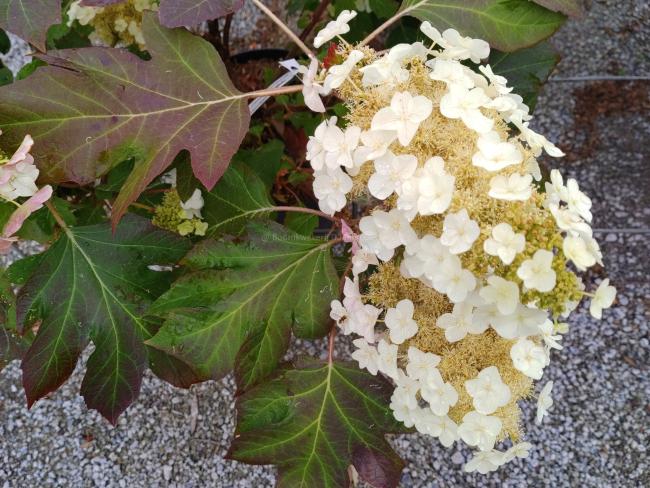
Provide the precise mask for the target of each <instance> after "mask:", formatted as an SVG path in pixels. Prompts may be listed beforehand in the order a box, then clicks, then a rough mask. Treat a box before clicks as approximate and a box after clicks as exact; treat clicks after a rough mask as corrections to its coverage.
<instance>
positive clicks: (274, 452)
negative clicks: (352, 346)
mask: <svg viewBox="0 0 650 488" xmlns="http://www.w3.org/2000/svg"><path fill="white" fill-rule="evenodd" d="M392 390H393V388H392V386H391V385H390V383H389V382H388V381H387V380H385V379H384V378H383V377H381V376H372V375H371V374H370V373H368V372H367V371H363V370H360V369H359V368H358V367H357V366H356V365H355V364H352V363H345V362H332V363H326V362H322V361H318V360H313V359H309V360H304V361H303V362H302V364H300V365H298V366H297V367H296V368H284V369H282V370H281V371H280V372H279V373H278V374H277V375H276V376H275V377H274V378H273V379H271V380H269V381H267V382H265V383H264V384H262V385H259V386H257V387H255V388H253V389H251V390H250V391H248V392H247V393H245V394H244V395H242V396H241V397H239V398H238V399H237V430H236V432H235V439H234V441H233V443H232V446H231V448H230V452H229V457H231V458H232V459H236V460H237V461H243V462H246V463H249V464H275V465H277V466H278V482H277V485H278V486H280V487H291V488H300V487H304V488H315V487H345V486H351V485H350V479H349V476H348V466H349V465H353V466H354V467H355V468H356V470H357V472H358V473H359V475H360V477H361V478H362V479H363V480H365V481H366V482H368V483H370V484H371V485H372V486H375V487H381V488H390V487H396V486H397V484H398V482H399V479H400V472H401V470H402V468H403V466H404V463H403V461H402V460H401V459H400V458H399V457H398V456H397V454H396V453H395V452H394V451H393V450H392V448H391V447H390V445H389V444H388V442H386V439H385V438H384V435H385V434H387V433H397V432H401V431H402V430H403V426H402V425H401V424H400V423H398V422H397V421H396V420H395V419H394V417H393V415H392V412H391V410H390V408H389V407H388V405H389V402H390V396H391V394H392Z"/></svg>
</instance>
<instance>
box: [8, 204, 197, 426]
mask: <svg viewBox="0 0 650 488" xmlns="http://www.w3.org/2000/svg"><path fill="white" fill-rule="evenodd" d="M189 247H190V246H189V244H188V242H187V240H186V239H183V238H181V237H180V236H178V235H175V234H172V233H169V232H167V231H163V230H161V229H157V228H155V227H153V226H152V225H151V223H150V222H149V221H148V220H146V219H144V218H142V217H138V216H135V215H131V214H128V215H127V216H125V218H124V219H123V220H122V222H121V223H120V225H118V227H117V229H116V230H115V233H113V232H112V231H111V228H110V227H109V225H108V224H107V223H105V224H98V225H91V226H83V227H73V228H70V229H66V230H65V232H63V233H62V234H61V236H60V237H59V239H58V240H57V241H56V242H55V243H54V244H52V246H51V247H50V248H49V249H48V250H46V251H45V252H44V253H43V254H42V255H41V257H40V259H39V261H38V266H37V267H32V269H31V275H30V276H29V277H28V278H27V279H26V281H25V283H24V284H23V286H22V287H21V288H20V291H19V292H18V301H17V323H18V326H19V330H21V329H22V330H23V331H24V330H25V329H26V328H28V327H31V326H32V324H38V333H37V335H36V338H35V339H34V342H33V343H32V345H31V347H30V348H29V349H28V351H27V352H26V354H25V356H24V358H23V362H22V370H23V386H24V387H25V392H26V394H27V401H28V404H29V405H30V406H31V405H32V404H33V403H34V402H35V401H36V400H38V399H39V398H42V397H43V396H44V395H46V394H47V393H49V392H51V391H54V390H55V389H57V388H58V387H59V386H60V385H61V384H62V383H63V382H64V381H65V380H66V379H67V378H68V377H69V376H70V374H71V373H72V371H73V369H74V367H75V365H76V363H77V360H78V358H79V355H80V354H81V352H82V351H83V350H84V348H85V346H86V345H87V343H88V341H92V342H93V344H94V346H95V348H94V351H93V353H92V354H91V356H90V358H89V359H88V363H87V365H86V367H87V369H86V374H85V376H84V379H83V383H82V385H81V393H82V395H83V397H84V398H85V400H86V404H87V405H88V406H89V407H90V408H94V409H96V410H98V411H99V412H100V413H101V414H102V415H104V417H106V418H107V419H108V420H109V421H111V422H112V423H115V421H116V419H117V417H118V415H119V414H120V413H121V412H122V411H123V410H124V409H125V408H126V407H127V406H128V405H129V404H130V403H131V402H133V400H134V399H135V398H136V397H137V396H138V393H139V390H140V383H141V380H142V374H143V372H144V369H145V367H146V365H147V361H148V360H150V359H152V358H151V357H149V354H148V351H147V348H146V346H145V344H144V340H146V339H148V338H149V337H151V336H152V334H153V331H154V330H155V328H156V327H155V325H152V324H151V323H148V322H146V321H145V320H143V319H142V318H141V317H142V315H143V313H144V312H145V310H146V309H147V307H148V305H149V304H150V303H151V302H152V301H153V300H154V299H155V298H157V297H158V296H159V295H160V294H161V293H162V292H164V291H165V290H166V289H167V288H168V286H169V284H170V283H171V281H172V280H173V273H172V272H170V271H163V270H161V269H164V268H157V269H152V268H151V266H154V265H158V266H167V265H173V264H175V263H177V262H178V261H179V260H180V259H181V258H182V256H183V255H184V254H185V253H186V252H187V251H188V249H189ZM28 268H29V267H28ZM154 353H155V354H156V356H154V357H153V358H154V359H155V364H154V365H153V366H152V369H154V370H156V369H157V370H158V371H160V372H161V374H160V375H161V376H163V377H165V376H167V377H168V378H169V379H172V380H173V379H174V378H176V377H177V375H176V374H175V373H173V372H169V369H170V368H172V369H173V368H175V367H176V366H179V364H178V362H177V360H175V359H173V358H171V361H172V363H170V362H169V361H166V360H164V358H161V357H160V356H159V355H158V354H159V351H154ZM186 378H187V377H186ZM186 386H187V385H186Z"/></svg>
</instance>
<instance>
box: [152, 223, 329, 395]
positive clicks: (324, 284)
mask: <svg viewBox="0 0 650 488" xmlns="http://www.w3.org/2000/svg"><path fill="white" fill-rule="evenodd" d="M333 242H334V241H329V242H328V241H323V240H317V239H310V238H306V237H305V236H301V235H299V234H296V233H295V232H292V231H290V230H288V229H286V228H284V227H282V226H281V225H279V224H276V223H273V222H267V223H265V224H262V223H256V224H255V223H252V224H250V225H249V232H248V241H247V242H245V243H239V244H237V243H232V242H223V241H213V240H206V241H203V242H201V243H199V244H198V245H197V246H196V247H195V248H194V249H193V250H192V251H191V252H190V253H189V254H188V256H187V257H186V259H185V261H186V263H187V264H188V266H189V267H190V268H192V269H194V270H197V271H195V272H193V273H190V274H188V275H186V276H184V277H182V278H180V279H179V280H178V281H176V282H175V283H174V285H173V286H172V288H171V289H170V290H169V291H168V292H167V293H165V294H164V295H163V296H161V297H160V298H159V299H158V300H157V301H156V303H155V304H154V305H153V307H152V309H151V312H152V313H154V314H157V315H161V316H164V317H166V321H165V323H164V324H163V327H162V328H161V329H160V331H159V332H158V333H157V334H156V335H155V336H154V337H153V338H152V339H150V340H149V341H148V342H147V343H148V344H149V345H152V346H154V347H157V348H160V349H162V350H164V351H165V352H167V353H169V354H171V355H173V356H176V357H178V358H179V359H181V360H182V361H184V362H186V363H188V364H189V365H190V366H191V367H192V368H193V369H194V370H195V371H196V372H197V373H198V374H200V375H201V376H202V377H203V378H206V379H207V378H214V379H217V378H220V377H222V376H224V375H225V374H227V373H228V372H230V370H232V369H233V367H234V368H235V376H236V378H237V384H238V386H239V388H240V390H245V389H247V388H249V387H250V386H251V385H252V384H254V383H257V382H259V381H260V380H261V379H263V378H264V377H266V376H268V375H269V374H270V373H271V372H273V370H274V369H275V368H276V366H277V363H278V362H279V361H280V359H281V358H282V356H283V355H284V353H285V352H286V350H287V348H288V346H289V340H290V337H291V331H292V330H293V332H294V334H295V335H296V336H298V337H302V338H315V337H321V336H323V335H325V334H326V333H327V331H328V330H329V326H330V321H329V319H328V313H329V304H330V301H331V300H332V299H334V298H335V294H336V291H337V289H338V277H337V274H336V271H335V269H334V266H333V264H332V259H331V254H330V247H331V246H332V243H333Z"/></svg>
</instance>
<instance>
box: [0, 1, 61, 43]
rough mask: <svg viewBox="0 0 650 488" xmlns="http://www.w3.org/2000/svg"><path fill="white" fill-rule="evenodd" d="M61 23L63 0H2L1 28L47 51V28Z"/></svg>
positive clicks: (0, 7)
mask: <svg viewBox="0 0 650 488" xmlns="http://www.w3.org/2000/svg"><path fill="white" fill-rule="evenodd" d="M59 23H61V0H29V1H27V0H0V28H2V29H5V30H7V31H9V32H11V33H13V34H16V35H17V36H18V37H21V38H23V39H25V40H26V41H28V42H30V43H32V44H33V45H34V46H36V47H37V48H38V49H40V50H41V51H45V40H46V37H47V30H48V29H49V28H50V26H51V25H54V24H59Z"/></svg>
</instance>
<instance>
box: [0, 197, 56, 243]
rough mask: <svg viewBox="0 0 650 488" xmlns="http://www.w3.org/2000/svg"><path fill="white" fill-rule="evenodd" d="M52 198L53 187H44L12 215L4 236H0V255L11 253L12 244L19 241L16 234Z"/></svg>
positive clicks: (3, 232)
mask: <svg viewBox="0 0 650 488" xmlns="http://www.w3.org/2000/svg"><path fill="white" fill-rule="evenodd" d="M51 196H52V187H51V186H50V185H47V186H44V187H43V188H41V189H40V190H38V191H37V192H36V193H34V195H32V196H31V197H30V198H29V199H28V200H27V201H26V202H25V203H23V204H22V205H21V206H20V207H18V208H17V209H16V210H15V211H14V213H12V214H11V217H9V220H8V221H7V223H6V224H5V226H4V228H3V229H2V236H0V253H3V254H4V253H6V252H8V251H9V249H10V248H11V244H12V243H14V242H15V241H16V240H18V238H17V237H15V236H14V234H15V233H16V232H18V231H19V230H20V228H21V227H22V226H23V223H24V222H25V220H27V218H28V217H29V216H30V215H31V214H33V213H34V212H36V211H37V210H38V209H40V208H42V207H43V204H44V203H45V202H46V201H48V200H49V199H50V197H51Z"/></svg>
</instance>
